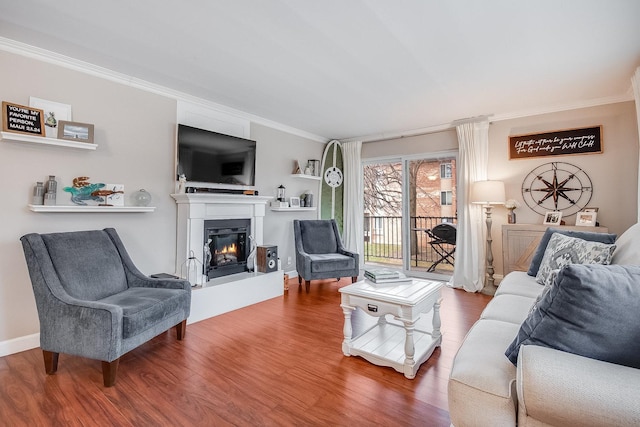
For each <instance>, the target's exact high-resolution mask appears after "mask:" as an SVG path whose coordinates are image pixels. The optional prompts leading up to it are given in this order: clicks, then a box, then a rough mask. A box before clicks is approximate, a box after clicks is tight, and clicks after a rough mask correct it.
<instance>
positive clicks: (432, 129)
mask: <svg viewBox="0 0 640 427" xmlns="http://www.w3.org/2000/svg"><path fill="white" fill-rule="evenodd" d="M634 99H635V98H634V96H633V92H632V91H631V89H630V90H628V91H627V92H625V93H623V94H622V95H616V96H609V97H605V98H597V99H590V100H584V101H578V102H572V103H567V104H558V105H554V106H545V107H540V108H535V109H530V110H522V111H516V112H511V113H501V114H488V115H482V116H478V117H472V118H469V119H460V120H454V121H453V122H450V123H444V124H439V125H433V126H428V127H424V128H419V129H411V130H406V131H399V132H393V133H378V134H373V135H366V136H360V137H353V138H346V139H341V140H340V141H341V142H351V141H362V142H363V143H364V142H376V141H387V140H390V139H400V138H406V137H410V136H418V135H427V134H430V133H436V132H443V131H447V130H451V129H455V127H456V126H457V125H458V124H461V123H466V122H471V121H479V120H485V119H488V120H489V121H490V122H492V123H493V122H500V121H504V120H513V119H519V118H523V117H532V116H540V115H543V114H552V113H559V112H562V111H569V110H579V109H581V108H590V107H598V106H600V105H608V104H617V103H619V102H628V101H633V100H634Z"/></svg>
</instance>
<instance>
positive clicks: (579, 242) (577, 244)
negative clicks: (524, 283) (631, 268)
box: [536, 233, 616, 285]
mask: <svg viewBox="0 0 640 427" xmlns="http://www.w3.org/2000/svg"><path fill="white" fill-rule="evenodd" d="M615 249H616V245H615V244H605V243H599V242H590V241H587V240H584V239H579V238H576V237H570V236H565V235H563V234H560V233H554V234H553V235H552V236H551V239H550V240H549V244H548V245H547V249H546V250H545V251H544V257H542V262H541V263H540V269H539V270H538V274H537V275H536V281H537V282H538V283H540V284H541V285H547V284H549V285H550V279H551V277H552V274H551V273H552V272H553V270H558V269H560V268H561V267H563V266H565V265H567V264H603V265H607V264H609V263H610V262H611V258H612V256H613V251H614V250H615Z"/></svg>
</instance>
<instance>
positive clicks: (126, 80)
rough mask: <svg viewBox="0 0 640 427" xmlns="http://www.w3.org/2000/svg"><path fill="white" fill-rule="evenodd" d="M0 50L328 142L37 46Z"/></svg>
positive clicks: (9, 43)
mask: <svg viewBox="0 0 640 427" xmlns="http://www.w3.org/2000/svg"><path fill="white" fill-rule="evenodd" d="M0 50H3V51H5V52H10V53H14V54H17V55H21V56H25V57H28V58H32V59H36V60H38V61H42V62H47V63H50V64H54V65H58V66H61V67H64V68H67V69H71V70H75V71H79V72H82V73H85V74H89V75H92V76H95V77H99V78H102V79H105V80H110V81H112V82H115V83H120V84H123V85H126V86H130V87H133V88H136V89H141V90H144V91H146V92H151V93H154V94H156V95H161V96H165V97H167V98H172V99H175V100H179V101H184V102H188V103H192V104H196V105H199V106H202V107H206V108H209V109H213V110H217V111H220V112H222V113H224V114H228V115H232V116H236V117H238V118H241V119H245V120H249V121H251V122H252V123H256V124H260V125H263V126H266V127H270V128H273V129H276V130H280V131H283V132H286V133H290V134H292V135H296V136H300V137H302V138H307V139H310V140H312V141H315V142H321V143H326V142H328V141H329V138H325V137H322V136H319V135H315V134H313V133H310V132H307V131H304V130H301V129H297V128H294V127H291V126H288V125H285V124H282V123H278V122H275V121H273V120H269V119H265V118H264V117H260V116H257V115H254V114H251V113H246V112H244V111H241V110H236V109H234V108H231V107H227V106H225V105H222V104H218V103H216V102H212V101H209V100H206V99H203V98H199V97H197V96H193V95H189V94H187V93H184V92H180V91H177V90H173V89H171V88H168V87H165V86H161V85H157V84H154V83H151V82H148V81H146V80H142V79H138V78H135V77H132V76H128V75H126V74H122V73H118V72H116V71H113V70H110V69H108V68H104V67H100V66H98V65H94V64H91V63H88V62H85V61H81V60H79V59H75V58H71V57H69V56H66V55H62V54H59V53H56V52H52V51H50V50H46V49H42V48H39V47H36V46H32V45H29V44H26V43H22V42H18V41H15V40H12V39H8V38H5V37H0Z"/></svg>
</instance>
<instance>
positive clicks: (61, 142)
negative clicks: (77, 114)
mask: <svg viewBox="0 0 640 427" xmlns="http://www.w3.org/2000/svg"><path fill="white" fill-rule="evenodd" d="M1 134H2V139H3V140H5V141H9V142H28V143H32V144H44V145H55V146H58V147H66V148H79V149H82V150H95V149H96V148H98V144H94V143H87V142H74V141H68V140H66V139H58V138H46V137H44V136H31V135H23V134H20V133H13V132H1Z"/></svg>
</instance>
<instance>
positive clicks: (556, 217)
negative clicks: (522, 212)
mask: <svg viewBox="0 0 640 427" xmlns="http://www.w3.org/2000/svg"><path fill="white" fill-rule="evenodd" d="M561 220H562V212H560V211H550V212H547V213H546V214H544V221H542V223H543V224H544V225H560V221H561Z"/></svg>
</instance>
